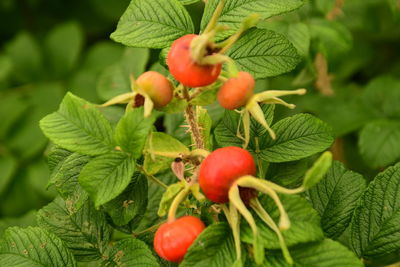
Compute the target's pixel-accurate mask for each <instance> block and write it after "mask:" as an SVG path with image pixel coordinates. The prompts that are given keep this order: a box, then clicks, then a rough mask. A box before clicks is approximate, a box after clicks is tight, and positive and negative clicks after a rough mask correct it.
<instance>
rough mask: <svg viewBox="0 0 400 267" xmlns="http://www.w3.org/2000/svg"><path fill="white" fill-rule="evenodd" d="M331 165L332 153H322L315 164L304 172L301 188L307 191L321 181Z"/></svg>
mask: <svg viewBox="0 0 400 267" xmlns="http://www.w3.org/2000/svg"><path fill="white" fill-rule="evenodd" d="M331 165H332V153H331V152H330V151H326V152H324V153H323V154H322V155H321V156H320V157H319V158H318V159H317V160H316V161H315V162H314V165H313V166H312V167H311V168H310V169H309V170H308V171H307V172H306V175H305V176H304V181H303V187H304V188H306V189H309V188H311V187H313V186H315V185H316V184H318V183H319V181H321V179H322V178H324V176H325V174H326V173H327V171H328V170H329V168H330V167H331Z"/></svg>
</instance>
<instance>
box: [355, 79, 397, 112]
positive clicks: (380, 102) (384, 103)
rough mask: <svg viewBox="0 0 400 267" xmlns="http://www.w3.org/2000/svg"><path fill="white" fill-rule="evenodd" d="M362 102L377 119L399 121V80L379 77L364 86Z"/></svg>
mask: <svg viewBox="0 0 400 267" xmlns="http://www.w3.org/2000/svg"><path fill="white" fill-rule="evenodd" d="M362 99H363V102H364V104H365V106H367V107H368V109H370V110H371V112H372V114H373V115H375V116H376V117H377V118H388V117H389V118H396V119H400V115H399V114H400V107H399V105H398V103H399V101H400V80H398V79H395V78H393V77H390V76H380V77H377V78H375V79H373V80H372V81H371V82H369V83H368V85H367V86H366V88H365V90H364V93H363V95H362Z"/></svg>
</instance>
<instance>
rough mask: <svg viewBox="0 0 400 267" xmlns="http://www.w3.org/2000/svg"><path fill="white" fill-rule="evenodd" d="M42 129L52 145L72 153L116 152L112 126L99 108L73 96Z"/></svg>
mask: <svg viewBox="0 0 400 267" xmlns="http://www.w3.org/2000/svg"><path fill="white" fill-rule="evenodd" d="M40 127H41V128H42V131H43V132H44V134H45V135H46V136H47V137H48V138H49V139H50V140H51V141H52V142H53V143H55V144H57V145H59V146H61V147H63V148H65V149H68V150H70V151H73V152H78V153H82V154H87V155H100V154H103V153H106V152H108V151H110V150H111V149H113V148H114V144H113V138H112V135H113V133H112V128H111V125H110V123H109V122H108V121H107V120H106V119H105V118H104V116H103V115H102V114H101V113H100V111H98V110H97V109H96V107H94V106H93V105H91V104H90V103H87V102H86V101H84V100H83V99H81V98H78V97H76V96H74V95H73V94H71V93H68V94H67V95H66V96H65V97H64V99H63V101H62V103H61V105H60V108H59V110H58V111H57V112H54V113H52V114H50V115H47V116H46V117H45V118H43V119H42V120H41V121H40Z"/></svg>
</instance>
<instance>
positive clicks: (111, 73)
mask: <svg viewBox="0 0 400 267" xmlns="http://www.w3.org/2000/svg"><path fill="white" fill-rule="evenodd" d="M149 57H150V52H149V49H146V48H132V47H127V48H125V50H124V53H123V54H122V56H121V58H120V59H119V61H118V62H116V63H114V64H112V65H109V66H107V68H105V69H104V70H103V71H102V72H101V74H100V77H99V81H98V83H97V88H96V90H97V93H98V94H99V96H100V98H101V99H103V100H109V99H111V98H113V97H115V96H117V95H120V94H123V93H128V92H130V91H131V83H130V80H129V75H133V77H134V78H137V77H139V75H140V74H142V73H143V72H144V71H145V70H146V65H147V62H148V60H149Z"/></svg>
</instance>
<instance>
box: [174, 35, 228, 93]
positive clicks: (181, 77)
mask: <svg viewBox="0 0 400 267" xmlns="http://www.w3.org/2000/svg"><path fill="white" fill-rule="evenodd" d="M197 36H198V35H196V34H188V35H184V36H182V37H181V38H179V39H177V40H175V41H174V42H173V43H172V46H171V49H170V50H169V52H168V55H167V65H168V68H169V71H170V72H171V74H172V76H174V78H175V79H176V80H177V81H179V82H181V83H182V84H183V85H185V86H189V87H202V86H207V85H210V84H212V83H213V82H215V80H217V78H218V76H219V74H220V73H221V64H215V65H200V64H198V63H196V62H195V61H194V59H193V58H192V55H191V49H190V43H191V42H192V40H193V39H194V38H195V37H197ZM204 56H206V55H204Z"/></svg>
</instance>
